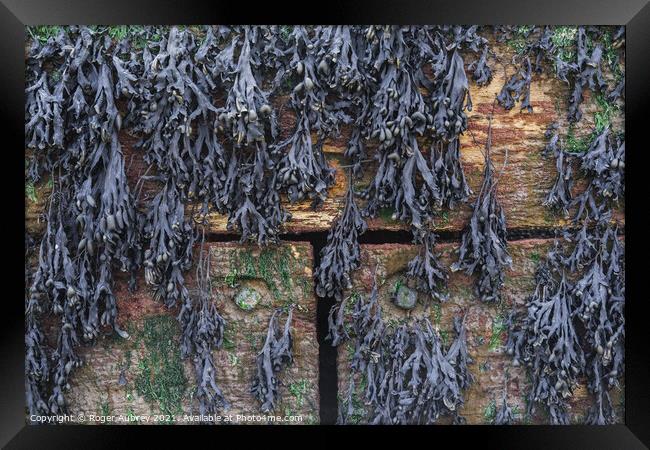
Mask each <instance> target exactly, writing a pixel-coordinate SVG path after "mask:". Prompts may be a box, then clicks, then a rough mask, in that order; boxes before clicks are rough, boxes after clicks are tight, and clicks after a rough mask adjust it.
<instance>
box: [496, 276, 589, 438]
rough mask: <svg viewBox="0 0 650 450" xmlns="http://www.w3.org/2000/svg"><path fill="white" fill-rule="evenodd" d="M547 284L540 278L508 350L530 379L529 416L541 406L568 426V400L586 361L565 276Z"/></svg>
mask: <svg viewBox="0 0 650 450" xmlns="http://www.w3.org/2000/svg"><path fill="white" fill-rule="evenodd" d="M548 281H549V280H547V279H546V277H545V276H540V277H538V284H537V286H536V288H535V292H534V294H533V296H532V297H531V298H530V299H529V301H528V306H527V316H526V317H525V318H524V324H523V325H522V328H521V329H520V330H512V331H511V333H512V334H513V335H514V336H515V337H514V338H511V339H510V340H509V342H508V346H507V351H508V353H510V354H513V355H515V357H516V358H517V360H519V358H522V359H521V361H522V362H524V363H525V364H526V366H527V367H528V371H529V374H530V376H531V390H530V392H529V394H528V409H527V414H529V415H531V414H533V413H534V411H535V405H537V404H542V405H544V406H545V407H546V408H547V410H548V413H549V417H550V419H551V423H552V424H565V425H566V424H568V423H569V416H568V413H567V399H568V398H569V397H570V396H571V395H572V392H573V388H574V386H575V383H576V378H577V377H578V376H579V375H580V374H582V373H583V372H582V371H583V368H584V365H585V360H584V354H583V351H582V348H581V346H580V343H579V338H578V335H577V333H576V330H575V327H574V324H573V320H572V317H573V315H574V307H573V305H572V302H571V295H570V292H571V286H570V285H569V282H568V281H567V279H566V275H565V274H564V272H561V274H560V281H559V283H557V282H553V283H551V284H548ZM555 285H557V287H556V288H555Z"/></svg>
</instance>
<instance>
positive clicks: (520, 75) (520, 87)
mask: <svg viewBox="0 0 650 450" xmlns="http://www.w3.org/2000/svg"><path fill="white" fill-rule="evenodd" d="M531 80H532V69H531V64H530V58H528V57H527V58H526V59H525V63H524V67H522V68H521V69H519V71H518V72H517V73H515V74H514V75H513V76H512V77H510V79H509V80H508V81H507V82H506V84H504V85H503V88H501V92H499V95H498V96H497V101H498V102H499V104H500V105H501V106H503V107H504V108H505V109H508V110H509V109H512V108H513V107H514V106H515V102H519V103H520V105H521V109H522V110H524V109H525V110H527V111H528V112H532V111H533V107H532V106H531V105H530V82H531Z"/></svg>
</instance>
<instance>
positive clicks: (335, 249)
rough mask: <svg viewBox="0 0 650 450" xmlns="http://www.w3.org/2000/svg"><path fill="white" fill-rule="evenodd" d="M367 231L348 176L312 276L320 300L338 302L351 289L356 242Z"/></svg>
mask: <svg viewBox="0 0 650 450" xmlns="http://www.w3.org/2000/svg"><path fill="white" fill-rule="evenodd" d="M366 228H367V225H366V222H365V220H363V218H362V217H361V214H360V211H359V208H358V207H357V205H356V202H355V200H354V191H353V188H352V178H351V176H350V179H349V182H348V189H347V194H346V196H345V207H344V208H343V213H342V214H341V215H340V216H339V217H338V218H337V219H336V222H335V225H334V226H333V227H332V229H331V230H330V232H329V233H328V235H327V245H326V246H325V247H324V248H323V249H322V250H321V262H320V265H319V266H318V268H317V269H316V271H315V273H314V279H315V280H316V294H317V295H318V296H319V297H334V298H335V299H336V300H341V296H342V293H343V289H349V288H350V287H352V284H351V279H350V275H351V273H352V271H353V270H355V269H357V268H358V267H359V264H360V260H359V258H360V247H359V240H358V239H359V235H361V234H363V233H364V232H365V231H366Z"/></svg>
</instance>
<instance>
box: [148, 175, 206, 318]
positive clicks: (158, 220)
mask: <svg viewBox="0 0 650 450" xmlns="http://www.w3.org/2000/svg"><path fill="white" fill-rule="evenodd" d="M144 233H145V237H146V238H147V240H148V242H149V247H148V248H147V249H146V250H145V252H144V270H145V272H144V273H145V280H146V282H147V284H149V285H151V286H153V287H154V289H155V290H154V298H155V299H156V300H158V301H162V302H163V303H164V304H165V305H166V306H167V307H169V308H171V307H174V306H175V305H176V304H177V303H178V301H179V299H180V300H181V301H184V299H187V298H188V297H189V292H188V290H187V287H186V286H185V280H184V276H183V272H185V271H186V270H188V269H189V268H190V267H191V264H192V246H193V245H194V241H195V238H196V236H195V235H194V231H193V229H192V226H191V225H190V222H189V220H188V219H187V218H185V207H184V205H183V203H182V200H181V194H180V193H179V192H178V188H177V186H176V185H175V184H173V183H171V182H169V181H168V182H167V183H165V185H164V186H163V189H162V190H161V191H160V192H159V193H158V194H156V196H155V197H154V198H153V200H152V202H151V207H150V208H149V214H148V216H147V225H146V227H145V230H144Z"/></svg>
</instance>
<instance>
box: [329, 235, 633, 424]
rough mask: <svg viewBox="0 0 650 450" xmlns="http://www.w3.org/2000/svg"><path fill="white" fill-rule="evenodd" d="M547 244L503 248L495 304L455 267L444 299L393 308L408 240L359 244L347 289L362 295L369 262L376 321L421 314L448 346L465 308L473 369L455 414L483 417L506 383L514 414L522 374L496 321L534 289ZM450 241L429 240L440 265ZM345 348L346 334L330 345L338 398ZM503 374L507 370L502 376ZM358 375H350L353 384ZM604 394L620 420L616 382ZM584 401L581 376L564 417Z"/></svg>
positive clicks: (487, 418)
mask: <svg viewBox="0 0 650 450" xmlns="http://www.w3.org/2000/svg"><path fill="white" fill-rule="evenodd" d="M551 244H552V240H547V239H531V240H522V241H516V242H511V243H510V245H509V250H510V254H511V256H512V259H513V265H512V269H510V270H508V271H507V272H506V280H505V286H504V289H503V301H502V303H501V304H499V305H488V304H485V303H481V302H480V301H479V300H478V297H477V296H476V294H475V291H474V283H475V278H474V277H472V276H468V275H466V274H464V273H461V272H455V273H450V277H449V285H448V288H449V301H448V302H446V303H442V304H439V305H438V304H436V305H434V306H433V307H430V308H428V309H425V307H424V300H425V299H423V298H421V300H422V301H420V302H418V305H417V306H416V308H415V309H414V310H411V311H410V312H407V311H405V310H402V309H400V308H398V307H397V306H395V305H394V304H393V303H392V302H391V301H390V293H391V290H392V289H394V286H395V283H396V282H397V281H398V280H400V279H402V277H404V274H405V271H406V266H407V264H408V261H409V260H410V259H411V258H412V257H413V256H415V255H416V253H417V251H418V248H417V247H416V246H412V245H402V244H382V245H362V251H361V260H362V266H361V268H360V269H359V271H358V272H356V273H355V275H354V280H353V287H352V290H351V291H350V292H349V294H352V293H354V292H358V293H363V294H365V295H367V294H369V292H370V289H371V286H372V280H373V272H374V270H375V267H376V268H377V280H378V282H379V286H380V287H379V298H380V304H381V308H382V317H383V319H384V321H389V320H391V319H395V320H398V321H400V320H407V319H408V317H409V316H410V317H411V318H418V317H428V318H429V320H430V321H431V323H432V324H433V325H434V327H436V328H437V329H439V330H440V332H441V335H442V337H443V341H446V345H449V343H450V342H451V340H452V339H453V338H454V332H453V318H454V316H456V315H462V314H465V322H464V323H465V327H466V329H467V348H468V352H469V355H470V357H471V358H472V359H473V363H472V364H471V365H470V372H471V373H472V375H473V376H474V383H473V384H472V385H471V387H470V388H469V389H468V390H467V391H466V392H465V397H464V398H465V404H464V406H463V407H462V408H461V409H460V414H461V415H462V416H464V417H465V418H466V419H467V422H468V423H469V424H483V423H490V422H491V421H492V420H493V418H494V416H493V415H494V408H493V406H494V402H495V401H496V402H497V404H500V401H501V395H502V393H503V389H504V386H505V385H506V382H507V392H508V404H509V405H510V407H511V408H516V409H515V411H517V412H518V413H517V419H518V420H522V417H523V413H524V412H525V410H526V402H525V397H526V393H527V392H528V380H527V376H526V373H525V370H524V368H523V367H522V366H519V367H515V366H513V365H512V357H510V356H508V355H507V354H506V353H505V352H504V344H505V340H506V338H507V335H506V329H505V326H504V324H503V322H504V320H505V318H506V316H507V313H508V312H509V311H510V309H511V307H513V306H514V307H515V308H523V307H524V305H525V304H526V298H527V297H528V296H529V295H530V294H531V292H532V290H533V288H534V272H535V267H536V265H537V262H538V261H539V259H540V258H543V257H544V256H545V254H546V252H547V251H548V249H549V248H550V246H551ZM457 248H458V245H457V244H439V245H438V246H436V249H437V252H439V253H440V254H441V262H442V263H443V265H444V266H445V267H449V265H450V264H451V263H452V262H454V261H455V260H456V259H457V255H456V254H455V251H456V250H457ZM352 349H353V346H352V343H351V342H349V341H348V342H346V343H343V344H341V345H340V346H339V348H338V359H337V366H338V392H339V401H341V400H340V399H341V398H344V395H345V393H347V392H348V385H349V374H350V371H349V358H350V357H351V354H352V353H351V352H352ZM506 374H508V375H507V376H506ZM506 380H507V381H506ZM360 381H361V380H358V379H355V386H356V387H357V389H358V388H359V385H360ZM612 394H613V401H614V404H615V405H616V406H617V407H618V409H619V410H618V419H619V421H620V422H622V420H623V419H622V418H623V410H622V408H623V406H622V398H623V396H622V389H621V391H618V390H614V391H613V392H612ZM362 398H363V397H362V395H361V393H360V392H358V393H357V399H362ZM591 404H592V398H591V397H590V395H589V394H588V392H587V390H586V386H585V383H584V381H583V382H582V383H581V384H580V385H579V386H578V387H577V389H576V390H575V391H574V395H573V398H572V399H571V400H570V417H571V421H572V422H574V423H584V416H585V414H586V412H587V409H588V408H589V406H591ZM357 406H358V409H359V410H361V411H360V412H362V409H363V408H364V407H363V401H362V400H361V401H360V402H358V404H357ZM542 409H543V408H542ZM360 415H363V414H360ZM447 419H448V418H445V420H443V421H441V422H440V423H446V422H447ZM362 422H363V420H362ZM532 423H538V424H543V423H548V418H547V417H545V415H544V414H543V413H541V412H540V411H539V408H538V413H537V414H536V416H535V417H534V418H533V419H532Z"/></svg>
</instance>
